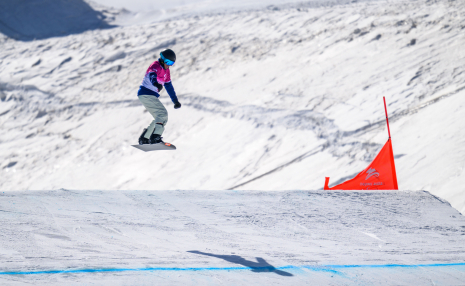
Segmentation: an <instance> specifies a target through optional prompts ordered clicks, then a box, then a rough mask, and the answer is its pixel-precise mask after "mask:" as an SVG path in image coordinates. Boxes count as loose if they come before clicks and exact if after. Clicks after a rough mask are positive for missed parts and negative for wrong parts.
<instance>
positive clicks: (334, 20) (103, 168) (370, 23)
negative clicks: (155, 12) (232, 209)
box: [0, 0, 465, 213]
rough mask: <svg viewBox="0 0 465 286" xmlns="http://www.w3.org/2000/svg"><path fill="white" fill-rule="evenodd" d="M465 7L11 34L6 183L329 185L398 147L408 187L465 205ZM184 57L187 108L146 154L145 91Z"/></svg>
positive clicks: (380, 4)
mask: <svg viewBox="0 0 465 286" xmlns="http://www.w3.org/2000/svg"><path fill="white" fill-rule="evenodd" d="M464 16H465V4H464V3H463V2H462V1H423V0H415V1H377V2H366V3H365V2H363V3H352V4H347V5H335V6H325V7H306V6H305V5H304V4H302V5H297V4H296V6H295V7H294V8H291V7H289V6H285V8H279V7H276V6H274V7H269V8H267V9H262V10H244V11H236V12H228V13H203V14H198V15H192V16H188V17H181V18H172V19H168V20H166V21H160V22H155V23H150V24H144V25H133V26H124V27H117V28H113V29H105V30H90V31H87V32H84V33H82V34H75V35H69V36H65V37H56V38H48V39H43V40H36V41H30V42H21V41H16V40H12V39H10V38H7V37H5V36H4V37H2V38H1V39H0V46H1V49H0V98H1V103H0V162H1V165H0V189H1V190H44V189H58V188H67V189H106V190H123V189H126V190H129V189H131V190H135V189H148V190H176V189H189V190H218V189H231V188H235V189H243V190H289V189H307V190H308V189H321V188H322V187H323V183H324V177H325V176H331V178H332V179H331V182H332V183H333V184H335V183H337V182H338V181H339V182H340V181H341V180H344V179H347V178H350V177H351V176H353V175H355V174H356V173H357V172H359V171H361V170H362V169H363V168H365V167H366V165H367V164H368V163H369V162H370V160H371V159H373V157H374V156H375V155H376V153H377V152H378V151H379V149H380V148H381V146H382V145H383V144H384V143H385V141H386V140H387V132H386V128H385V123H384V110H383V105H382V104H383V103H382V97H383V96H386V99H387V102H388V112H389V113H390V115H391V122H392V126H391V132H392V136H393V148H394V153H395V155H396V159H397V160H396V164H397V165H396V167H397V172H398V180H399V187H400V188H401V189H404V190H427V191H430V192H431V193H433V194H435V195H438V196H440V197H441V198H444V199H446V200H447V201H449V202H450V203H451V204H452V205H453V206H454V207H455V208H457V209H458V210H459V211H460V212H462V213H463V212H464V211H465V192H464V189H463V186H464V185H465V173H464V165H465V145H464V144H463V143H464V138H465V131H464V130H465V120H464V119H463V118H464V117H463V106H464V104H465V90H464V88H465V76H464V73H463V66H465V54H464V50H463V44H464V41H465V36H464V34H463V31H464V30H463V27H465V19H464ZM167 47H170V48H172V49H173V50H175V51H176V53H177V55H178V61H177V62H176V64H175V65H174V67H173V68H172V77H173V84H174V87H175V89H176V91H177V93H178V95H179V98H180V101H181V103H182V104H183V107H182V108H181V109H179V110H174V109H173V107H172V103H170V101H169V98H168V96H167V95H166V94H163V95H162V97H161V98H162V101H163V102H164V103H165V104H166V106H167V108H168V111H169V121H168V125H167V127H166V132H165V134H164V139H165V141H167V142H171V143H173V144H175V145H176V146H177V147H178V150H177V151H175V152H153V153H143V152H141V151H139V150H137V149H134V148H132V147H131V146H130V145H131V144H135V143H136V142H137V138H138V137H139V134H140V133H141V131H142V129H143V128H144V127H146V126H147V125H148V124H149V122H150V120H151V119H150V115H149V114H148V113H147V112H144V107H143V106H142V105H141V104H140V103H139V102H138V100H137V96H136V92H137V89H138V86H139V84H140V82H141V80H142V77H143V75H144V73H145V70H146V68H147V67H148V65H149V64H150V63H151V62H152V61H154V60H155V59H156V58H157V55H158V53H159V52H160V51H161V50H162V49H164V48H167Z"/></svg>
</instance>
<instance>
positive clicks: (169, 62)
mask: <svg viewBox="0 0 465 286" xmlns="http://www.w3.org/2000/svg"><path fill="white" fill-rule="evenodd" d="M160 57H161V59H162V60H163V62H164V63H165V64H166V65H167V66H172V65H174V62H173V61H172V60H169V59H167V58H165V57H164V56H163V54H160Z"/></svg>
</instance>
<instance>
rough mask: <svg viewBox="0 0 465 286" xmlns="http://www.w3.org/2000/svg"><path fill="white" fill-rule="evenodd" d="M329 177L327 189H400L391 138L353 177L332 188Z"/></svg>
mask: <svg viewBox="0 0 465 286" xmlns="http://www.w3.org/2000/svg"><path fill="white" fill-rule="evenodd" d="M328 184H329V177H326V180H325V187H324V189H325V190H398V189H399V188H398V187H397V176H396V166H395V165H394V153H393V152H392V144H391V139H389V140H388V141H387V142H386V144H384V147H383V149H381V151H380V152H379V153H378V155H377V156H376V158H375V159H374V160H373V162H371V164H370V165H368V167H367V168H366V169H365V170H363V171H362V172H360V173H359V174H358V175H357V176H355V177H354V178H353V179H351V180H348V181H346V182H344V183H342V184H339V185H337V186H334V187H332V188H330V187H329V186H328Z"/></svg>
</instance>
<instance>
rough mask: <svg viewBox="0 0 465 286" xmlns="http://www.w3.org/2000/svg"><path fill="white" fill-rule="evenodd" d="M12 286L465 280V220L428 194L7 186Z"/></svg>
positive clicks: (5, 243)
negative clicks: (14, 188)
mask: <svg viewBox="0 0 465 286" xmlns="http://www.w3.org/2000/svg"><path fill="white" fill-rule="evenodd" d="M0 197H1V199H0V221H1V226H0V257H1V260H0V261H1V262H0V284H2V285H6V284H8V285H21V284H25V283H33V284H35V285H38V284H43V285H64V284H66V285H83V284H85V285H94V284H95V285H195V284H197V285H354V284H370V285H373V284H383V285H428V284H434V285H460V284H461V283H463V281H465V252H464V248H463V246H464V245H465V218H464V217H463V216H462V215H461V214H460V213H459V212H458V211H457V210H455V209H454V208H452V207H451V206H450V205H449V203H447V202H445V201H443V200H441V199H438V198H437V197H435V196H433V195H431V194H430V193H428V192H423V191H414V192H410V191H382V192H374V191H267V192H263V191H72V190H64V189H62V190H55V191H26V192H3V193H0Z"/></svg>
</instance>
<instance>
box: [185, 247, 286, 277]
mask: <svg viewBox="0 0 465 286" xmlns="http://www.w3.org/2000/svg"><path fill="white" fill-rule="evenodd" d="M188 252H190V253H195V254H200V255H206V256H211V257H216V258H220V259H223V260H226V261H228V262H231V263H236V264H240V265H243V266H245V267H248V268H250V270H252V272H274V273H276V274H278V275H281V276H294V275H292V274H291V273H289V272H286V271H282V270H279V269H276V267H274V266H273V265H271V264H269V263H268V262H266V261H265V259H263V258H261V257H256V259H257V262H254V261H249V260H246V259H244V258H242V257H240V256H238V255H218V254H213V253H207V252H201V251H197V250H191V251H188Z"/></svg>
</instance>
